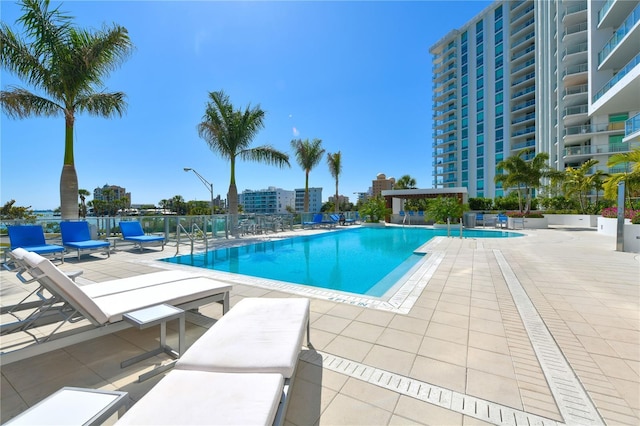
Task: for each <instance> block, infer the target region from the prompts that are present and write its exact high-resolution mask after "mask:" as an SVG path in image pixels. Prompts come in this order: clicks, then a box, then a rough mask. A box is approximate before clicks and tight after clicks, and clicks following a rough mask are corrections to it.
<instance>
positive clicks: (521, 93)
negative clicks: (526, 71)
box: [511, 86, 536, 100]
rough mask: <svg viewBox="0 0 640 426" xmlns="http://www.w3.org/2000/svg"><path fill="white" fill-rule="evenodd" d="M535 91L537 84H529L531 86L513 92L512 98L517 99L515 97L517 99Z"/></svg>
mask: <svg viewBox="0 0 640 426" xmlns="http://www.w3.org/2000/svg"><path fill="white" fill-rule="evenodd" d="M535 91H536V86H529V87H527V88H525V89H522V90H518V91H517V92H515V93H514V94H512V95H511V99H512V100H515V99H517V98H519V97H521V96H525V95H528V94H534V93H535Z"/></svg>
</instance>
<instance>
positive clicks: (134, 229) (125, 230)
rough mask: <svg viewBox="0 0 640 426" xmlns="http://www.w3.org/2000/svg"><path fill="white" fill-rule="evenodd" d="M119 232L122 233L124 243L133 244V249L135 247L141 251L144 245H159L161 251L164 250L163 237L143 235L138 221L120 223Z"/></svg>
mask: <svg viewBox="0 0 640 426" xmlns="http://www.w3.org/2000/svg"><path fill="white" fill-rule="evenodd" d="M120 232H122V239H123V240H125V241H131V242H133V244H134V248H135V247H136V246H137V247H138V248H140V251H142V246H143V245H144V244H156V245H157V244H161V245H162V250H164V237H161V236H159V235H145V234H144V231H143V230H142V225H140V222H138V221H131V222H120Z"/></svg>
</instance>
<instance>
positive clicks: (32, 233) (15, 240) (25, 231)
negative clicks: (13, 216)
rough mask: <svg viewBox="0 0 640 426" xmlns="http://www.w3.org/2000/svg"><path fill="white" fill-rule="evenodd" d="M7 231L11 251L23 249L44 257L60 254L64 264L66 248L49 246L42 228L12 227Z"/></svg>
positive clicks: (38, 226) (32, 226) (30, 226)
mask: <svg viewBox="0 0 640 426" xmlns="http://www.w3.org/2000/svg"><path fill="white" fill-rule="evenodd" d="M7 230H8V231H9V241H10V246H11V247H10V249H11V250H15V249H17V248H23V249H25V250H28V251H32V252H35V253H38V254H39V255H42V256H49V255H51V256H55V254H56V253H59V254H60V259H61V261H62V263H64V247H62V246H59V245H56V244H47V241H46V240H45V237H44V230H43V229H42V226H40V225H11V226H8V227H7Z"/></svg>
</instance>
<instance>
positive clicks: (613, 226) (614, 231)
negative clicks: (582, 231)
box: [598, 216, 631, 237]
mask: <svg viewBox="0 0 640 426" xmlns="http://www.w3.org/2000/svg"><path fill="white" fill-rule="evenodd" d="M624 223H625V225H626V224H629V225H631V220H629V219H625V220H624ZM598 232H599V233H601V234H604V235H610V236H612V237H615V236H616V235H618V218H616V217H602V216H598Z"/></svg>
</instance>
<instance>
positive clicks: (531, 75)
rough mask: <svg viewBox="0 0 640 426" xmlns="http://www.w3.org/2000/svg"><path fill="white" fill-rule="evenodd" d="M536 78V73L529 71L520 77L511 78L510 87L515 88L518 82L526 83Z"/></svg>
mask: <svg viewBox="0 0 640 426" xmlns="http://www.w3.org/2000/svg"><path fill="white" fill-rule="evenodd" d="M535 78H536V73H535V71H534V72H530V73H528V74H526V75H523V76H522V77H518V78H516V79H513V80H511V88H512V89H515V88H516V86H518V85H519V84H522V83H528V82H534V81H535Z"/></svg>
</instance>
